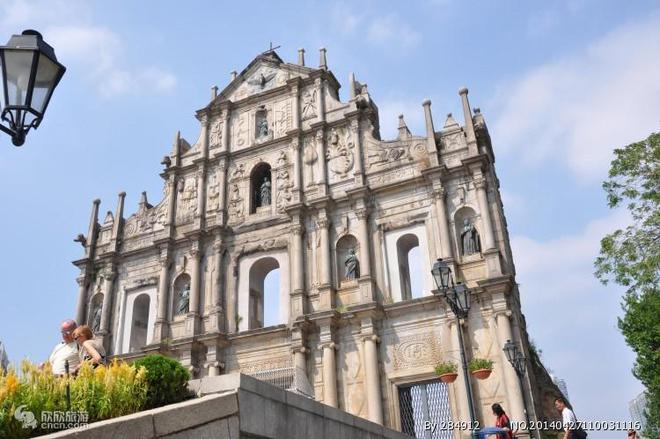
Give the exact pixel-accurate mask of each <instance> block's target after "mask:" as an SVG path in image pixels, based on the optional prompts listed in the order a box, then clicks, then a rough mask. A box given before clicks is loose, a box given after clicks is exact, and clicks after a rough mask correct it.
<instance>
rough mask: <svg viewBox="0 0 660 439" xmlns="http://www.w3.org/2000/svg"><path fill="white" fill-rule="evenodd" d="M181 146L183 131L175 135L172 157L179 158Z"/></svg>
mask: <svg viewBox="0 0 660 439" xmlns="http://www.w3.org/2000/svg"><path fill="white" fill-rule="evenodd" d="M180 145H181V131H178V130H177V132H176V134H175V135H174V142H173V143H172V154H170V155H171V156H172V157H179V146H180Z"/></svg>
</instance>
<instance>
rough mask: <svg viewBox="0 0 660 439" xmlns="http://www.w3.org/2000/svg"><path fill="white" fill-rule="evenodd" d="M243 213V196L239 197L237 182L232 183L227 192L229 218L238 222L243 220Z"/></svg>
mask: <svg viewBox="0 0 660 439" xmlns="http://www.w3.org/2000/svg"><path fill="white" fill-rule="evenodd" d="M244 213H245V208H244V203H243V197H241V193H240V190H239V188H238V184H236V183H233V184H232V185H231V191H230V194H229V220H230V221H231V222H234V223H240V222H242V221H243V215H244Z"/></svg>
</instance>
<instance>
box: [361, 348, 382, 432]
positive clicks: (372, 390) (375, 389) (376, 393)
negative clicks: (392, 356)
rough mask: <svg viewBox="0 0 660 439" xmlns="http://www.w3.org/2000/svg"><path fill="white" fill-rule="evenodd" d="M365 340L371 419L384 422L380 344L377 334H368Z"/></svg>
mask: <svg viewBox="0 0 660 439" xmlns="http://www.w3.org/2000/svg"><path fill="white" fill-rule="evenodd" d="M363 340H364V363H365V367H364V375H365V384H366V395H367V404H368V409H369V420H370V421H372V422H375V423H376V424H381V425H382V424H383V401H382V398H381V391H380V377H379V373H378V346H377V343H378V342H379V339H378V337H377V336H376V335H366V336H364V338H363Z"/></svg>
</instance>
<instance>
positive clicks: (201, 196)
mask: <svg viewBox="0 0 660 439" xmlns="http://www.w3.org/2000/svg"><path fill="white" fill-rule="evenodd" d="M196 177H197V215H196V216H197V217H198V218H204V210H205V208H206V206H205V204H206V167H205V166H204V165H203V164H201V165H200V167H199V170H198V171H197V175H196Z"/></svg>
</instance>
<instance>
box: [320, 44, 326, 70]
mask: <svg viewBox="0 0 660 439" xmlns="http://www.w3.org/2000/svg"><path fill="white" fill-rule="evenodd" d="M326 53H327V50H326V49H325V47H321V48H320V49H319V69H323V70H328V59H327V57H326Z"/></svg>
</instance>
